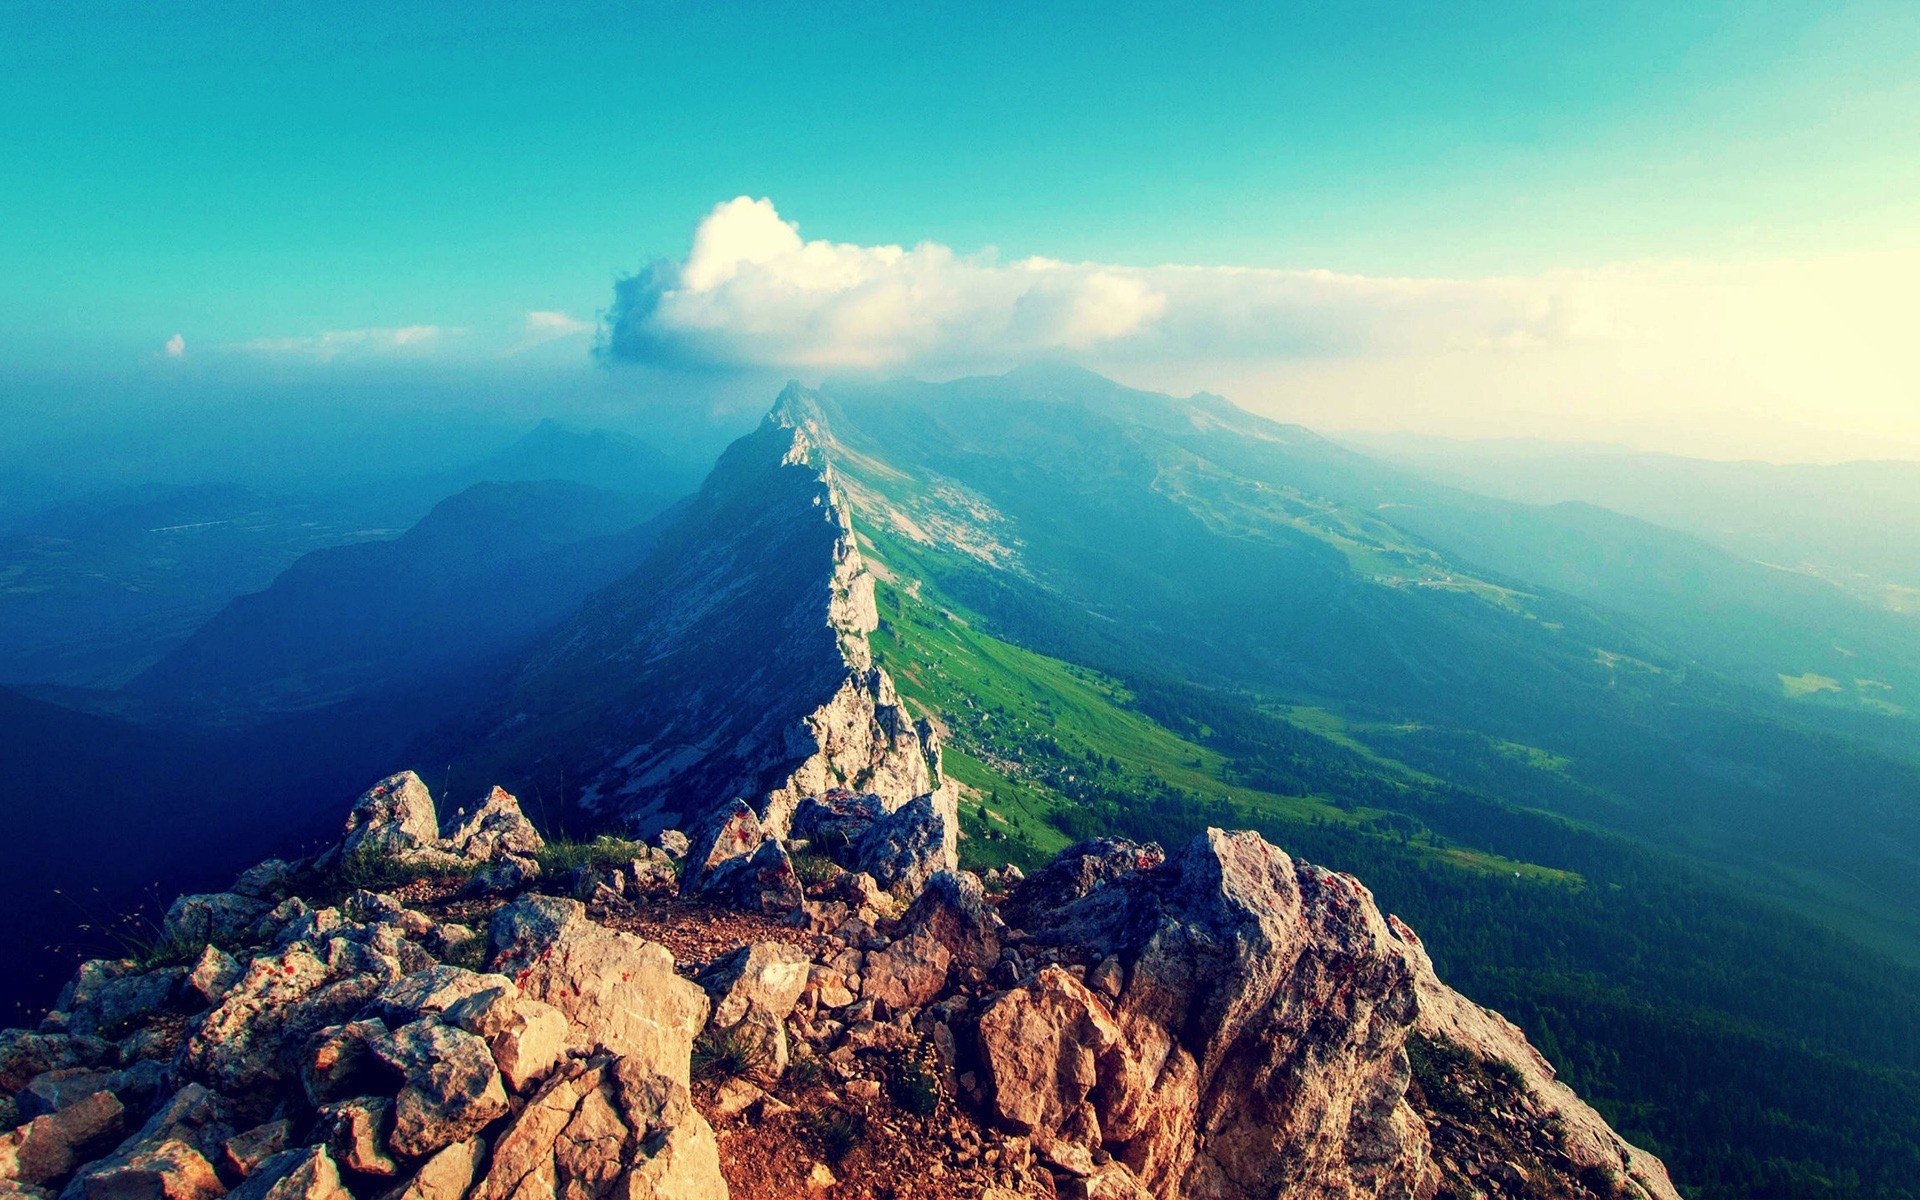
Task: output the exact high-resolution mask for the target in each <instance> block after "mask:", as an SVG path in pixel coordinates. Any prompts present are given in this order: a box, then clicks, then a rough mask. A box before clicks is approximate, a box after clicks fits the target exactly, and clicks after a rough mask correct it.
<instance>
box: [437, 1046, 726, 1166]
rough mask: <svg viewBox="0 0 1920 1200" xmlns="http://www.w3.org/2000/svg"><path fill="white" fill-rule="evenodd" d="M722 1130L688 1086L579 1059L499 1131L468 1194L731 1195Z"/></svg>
mask: <svg viewBox="0 0 1920 1200" xmlns="http://www.w3.org/2000/svg"><path fill="white" fill-rule="evenodd" d="M727 1194H728V1193H727V1183H726V1180H725V1179H724V1178H723V1177H722V1176H721V1174H720V1151H719V1145H718V1143H716V1142H715V1140H714V1136H713V1130H712V1129H711V1128H710V1127H709V1126H708V1125H707V1122H706V1119H705V1118H704V1117H702V1116H701V1115H700V1114H699V1113H698V1112H697V1111H695V1109H694V1107H693V1103H692V1098H691V1097H690V1096H689V1095H688V1092H687V1089H686V1085H685V1084H683V1083H681V1082H679V1081H677V1080H674V1079H669V1078H666V1077H664V1076H661V1075H658V1074H654V1073H652V1072H649V1071H647V1070H646V1069H644V1067H642V1066H641V1065H640V1064H638V1063H636V1062H633V1061H632V1060H630V1059H626V1058H620V1057H600V1058H596V1059H593V1060H591V1061H589V1062H582V1063H573V1064H570V1065H569V1066H568V1067H567V1068H564V1069H563V1070H561V1071H560V1072H558V1073H557V1074H555V1075H554V1077H553V1078H551V1079H549V1080H548V1081H547V1083H546V1084H545V1085H544V1086H542V1087H541V1089H540V1091H539V1092H538V1093H537V1094H536V1095H535V1096H534V1097H533V1099H531V1100H530V1101H528V1102H527V1105H526V1107H525V1108H524V1109H522V1110H521V1111H520V1112H519V1113H518V1114H517V1115H516V1116H515V1117H514V1118H513V1121H512V1123H511V1124H510V1125H508V1126H507V1128H506V1129H505V1130H503V1131H502V1132H501V1134H500V1136H499V1137H498V1139H496V1141H495V1143H494V1146H493V1153H492V1155H491V1156H490V1158H489V1161H488V1164H487V1170H486V1174H485V1176H484V1177H483V1178H481V1179H480V1181H479V1182H478V1183H476V1184H475V1185H474V1186H473V1189H472V1191H471V1192H470V1193H469V1200H561V1198H566V1200H573V1198H580V1200H584V1198H586V1197H594V1196H605V1197H619V1198H623V1200H640V1198H642V1197H659V1198H661V1200H666V1198H668V1197H682V1198H685V1200H708V1198H711V1200H725V1198H726V1196H727Z"/></svg>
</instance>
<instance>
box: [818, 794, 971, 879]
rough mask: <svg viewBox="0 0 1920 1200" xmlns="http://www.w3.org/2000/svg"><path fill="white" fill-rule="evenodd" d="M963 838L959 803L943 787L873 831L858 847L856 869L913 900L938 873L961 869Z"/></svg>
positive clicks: (888, 817) (878, 823)
mask: <svg viewBox="0 0 1920 1200" xmlns="http://www.w3.org/2000/svg"><path fill="white" fill-rule="evenodd" d="M959 836H960V810H959V797H958V794H957V793H955V792H954V791H953V789H952V788H951V787H943V788H941V789H939V790H937V791H933V792H928V793H926V794H924V795H920V796H916V797H914V798H913V799H912V800H910V801H908V802H907V803H906V804H904V805H902V806H900V808H898V809H896V810H895V811H893V812H891V813H889V814H887V815H886V816H884V817H882V818H881V819H880V820H878V821H875V822H874V823H873V824H872V825H871V826H869V827H868V828H867V831H866V832H865V833H863V834H861V835H860V840H859V841H857V842H855V843H854V846H853V850H852V855H851V857H852V859H853V861H854V863H855V864H856V866H855V867H854V869H856V870H861V871H865V872H866V873H867V874H869V875H871V876H873V878H874V880H875V881H876V882H877V883H879V885H880V886H881V887H884V888H899V889H901V890H902V891H903V892H906V893H908V894H911V893H913V892H916V891H918V890H919V889H920V887H921V885H922V884H924V883H925V882H926V881H927V880H928V879H929V878H930V877H931V876H933V875H934V874H936V873H937V872H941V871H952V870H954V869H956V868H957V867H958V866H959V861H960V859H959V852H958V847H959ZM842 865H843V866H844V865H847V864H844V863H843V864H842Z"/></svg>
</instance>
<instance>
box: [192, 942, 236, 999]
mask: <svg viewBox="0 0 1920 1200" xmlns="http://www.w3.org/2000/svg"><path fill="white" fill-rule="evenodd" d="M239 981H240V964H239V963H237V962H235V961H234V959H233V955H231V954H228V953H227V952H226V951H224V950H222V949H220V948H219V947H218V946H213V945H209V946H207V948H206V949H204V950H202V951H201V952H200V956H199V957H198V958H196V959H194V960H193V965H192V966H191V967H188V968H187V987H188V989H189V990H191V991H192V993H193V994H194V995H195V996H197V997H199V999H200V1001H201V1003H203V1004H206V1005H208V1006H212V1005H215V1004H218V1003H220V1000H221V998H222V997H224V996H225V995H226V994H227V992H228V991H230V990H231V989H232V988H233V985H234V984H236V983H238V982H239Z"/></svg>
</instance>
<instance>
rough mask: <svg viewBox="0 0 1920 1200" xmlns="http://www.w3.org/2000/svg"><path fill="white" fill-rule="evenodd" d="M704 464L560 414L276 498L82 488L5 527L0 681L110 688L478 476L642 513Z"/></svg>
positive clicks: (161, 488)
mask: <svg viewBox="0 0 1920 1200" xmlns="http://www.w3.org/2000/svg"><path fill="white" fill-rule="evenodd" d="M704 470H705V464H704V463H697V462H694V461H692V460H691V459H687V458H682V457H675V456H672V455H669V454H666V453H664V452H662V451H660V450H658V449H655V448H654V447H652V446H650V445H649V444H648V443H646V442H643V441H641V440H639V439H637V438H634V437H632V436H630V435H627V434H623V433H618V432H615V431H612V430H606V429H591V428H586V429H582V428H576V427H573V426H570V425H567V424H563V423H561V422H558V421H553V420H547V421H542V422H541V423H539V424H538V425H536V426H535V427H534V428H533V429H532V430H530V431H528V432H527V433H525V434H523V435H522V436H520V437H519V438H517V439H516V440H515V441H514V442H512V443H511V444H509V445H507V446H505V447H503V448H501V449H499V450H497V451H494V452H492V453H490V454H488V455H486V456H485V457H483V458H479V459H476V460H474V461H472V462H469V463H466V464H463V465H461V466H458V467H455V468H434V469H424V468H418V469H414V470H411V471H408V470H404V469H403V470H394V469H391V468H388V469H385V470H382V471H380V472H379V473H378V474H369V475H367V476H365V477H364V478H356V477H352V476H339V477H335V478H332V479H331V480H330V481H329V482H327V483H326V484H325V485H324V486H315V485H314V484H312V483H311V482H310V483H309V484H308V486H307V489H306V490H303V491H298V492H286V493H274V492H268V491H264V490H262V489H260V488H248V487H241V486H237V485H234V484H230V483H204V484H193V485H182V484H172V483H149V484H143V485H139V486H133V487H117V488H111V489H106V490H102V491H96V492H90V493H86V494H83V495H80V496H77V497H71V498H68V499H65V500H63V501H61V502H60V503H58V504H54V505H52V506H49V507H47V508H44V509H41V510H38V511H29V512H24V513H22V514H21V515H20V516H19V517H18V519H16V520H15V521H13V522H12V523H11V524H10V525H8V526H6V527H4V528H0V681H3V682H6V683H9V684H15V685H19V686H40V687H47V686H55V687H64V688H88V689H111V688H117V687H120V686H122V685H124V684H125V683H126V682H127V681H129V680H130V679H132V678H133V677H134V676H135V675H138V674H139V673H140V672H141V671H143V670H145V669H147V668H149V667H151V666H153V665H154V664H155V663H156V662H158V661H159V660H160V659H161V658H162V657H164V656H165V655H166V654H167V653H168V652H169V651H171V650H173V649H174V648H176V647H178V646H179V645H180V644H181V643H182V642H184V641H185V640H186V639H187V638H188V637H189V636H190V635H191V634H192V633H193V632H194V631H195V630H197V629H199V628H200V626H202V625H203V624H205V623H206V622H207V621H208V620H210V619H212V618H213V617H214V616H215V614H217V613H218V612H219V611H220V609H221V608H222V607H223V606H225V605H226V604H227V603H229V602H230V601H232V600H234V599H235V598H236V597H239V596H244V595H248V594H250V593H253V592H257V591H260V590H261V589H263V588H265V587H267V585H268V584H270V583H272V582H273V580H274V579H275V577H277V576H278V575H279V574H280V573H281V572H282V571H284V570H286V569H287V568H288V567H290V566H292V565H293V563H294V562H295V561H296V560H297V559H299V558H300V557H301V556H302V555H304V554H307V553H309V552H311V551H315V550H321V549H325V548H328V547H333V546H346V545H356V544H359V543H364V542H370V541H381V540H389V539H391V538H393V537H394V536H396V535H397V534H399V533H400V532H402V531H404V530H405V529H407V528H408V527H410V526H412V525H414V524H416V523H417V522H419V521H420V520H421V519H422V517H423V516H424V515H425V514H427V513H428V512H429V511H430V510H431V509H432V508H433V507H434V506H435V505H436V504H438V503H440V502H441V501H442V500H445V499H446V498H447V497H449V496H451V495H453V494H455V493H457V492H461V491H464V490H465V489H467V488H470V487H472V486H474V485H475V484H479V483H488V482H526V483H531V482H539V481H543V480H559V481H570V482H573V483H578V484H585V485H588V486H591V487H595V488H599V489H602V490H606V491H612V492H617V493H620V494H621V495H623V496H628V497H631V498H633V501H634V504H635V506H636V513H637V515H636V516H635V520H636V521H637V520H639V519H640V518H643V517H650V516H652V515H654V514H655V513H657V512H659V511H661V510H662V509H665V508H666V507H667V506H668V505H670V504H671V503H673V502H674V501H676V500H678V499H680V498H681V497H683V496H685V495H686V494H687V493H689V492H691V491H692V490H693V489H694V488H695V487H696V486H697V485H698V483H699V481H700V477H701V475H702V474H703V472H704Z"/></svg>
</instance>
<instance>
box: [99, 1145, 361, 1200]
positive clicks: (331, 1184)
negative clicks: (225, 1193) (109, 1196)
mask: <svg viewBox="0 0 1920 1200" xmlns="http://www.w3.org/2000/svg"><path fill="white" fill-rule="evenodd" d="M229 1194H230V1195H231V1196H232V1197H233V1200H353V1196H352V1193H350V1192H348V1191H347V1189H346V1187H345V1185H343V1184H342V1183H341V1182H340V1169H339V1167H337V1166H336V1165H334V1161H333V1159H332V1157H331V1156H329V1155H328V1154H327V1152H326V1150H325V1149H324V1148H323V1147H320V1146H302V1147H300V1148H299V1149H296V1150H283V1151H281V1152H280V1153H279V1154H276V1155H274V1156H273V1157H272V1158H269V1159H267V1160H266V1161H265V1162H263V1163H261V1164H260V1166H259V1168H258V1169H257V1170H255V1171H254V1173H253V1174H252V1175H249V1176H247V1180H246V1182H245V1183H242V1184H241V1185H240V1186H239V1187H237V1188H235V1189H233V1191H232V1192H231V1193H229ZM87 1200H96V1198H95V1197H93V1196H92V1195H89V1196H88V1198H87Z"/></svg>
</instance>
